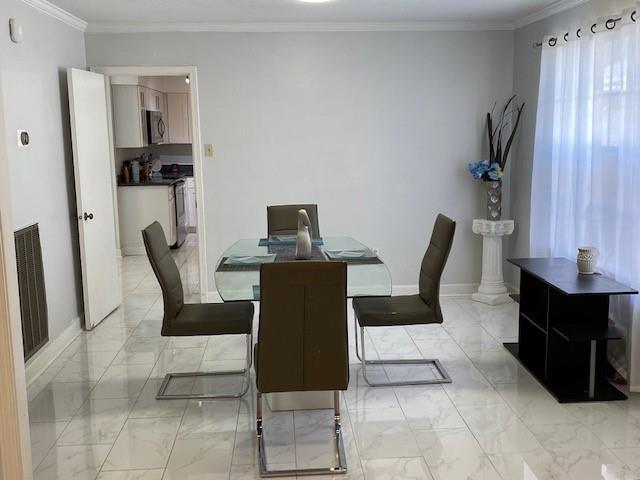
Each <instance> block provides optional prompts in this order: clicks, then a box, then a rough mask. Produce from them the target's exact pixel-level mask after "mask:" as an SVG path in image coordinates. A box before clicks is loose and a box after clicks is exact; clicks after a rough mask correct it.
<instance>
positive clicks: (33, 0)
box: [22, 0, 88, 32]
mask: <svg viewBox="0 0 640 480" xmlns="http://www.w3.org/2000/svg"><path fill="white" fill-rule="evenodd" d="M22 1H23V2H24V3H26V4H27V5H29V6H30V7H33V8H35V9H36V10H38V11H39V12H41V13H44V14H45V15H48V16H50V17H52V18H55V19H56V20H60V21H61V22H62V23H66V24H67V25H69V26H70V27H73V28H75V29H77V30H80V31H81V32H84V31H86V30H87V25H88V24H87V22H85V21H84V20H82V19H81V18H78V17H76V16H75V15H73V14H71V13H69V12H67V11H66V10H63V9H62V8H60V7H58V6H56V5H54V4H53V3H51V2H48V1H47V0H22Z"/></svg>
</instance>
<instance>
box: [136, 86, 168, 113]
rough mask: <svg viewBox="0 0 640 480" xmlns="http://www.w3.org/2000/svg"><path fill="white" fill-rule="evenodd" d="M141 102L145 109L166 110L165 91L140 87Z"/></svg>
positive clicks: (153, 110)
mask: <svg viewBox="0 0 640 480" xmlns="http://www.w3.org/2000/svg"><path fill="white" fill-rule="evenodd" d="M138 89H139V92H140V104H141V105H143V108H144V109H145V110H149V111H152V112H161V111H163V110H164V93H162V92H158V91H157V90H153V89H151V88H147V87H138Z"/></svg>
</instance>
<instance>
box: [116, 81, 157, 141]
mask: <svg viewBox="0 0 640 480" xmlns="http://www.w3.org/2000/svg"><path fill="white" fill-rule="evenodd" d="M145 101H146V97H145V95H144V92H143V91H142V90H141V87H138V86H137V85H113V86H112V87H111V102H112V106H113V136H114V143H115V146H116V147H117V148H139V147H146V146H147V145H148V144H147V135H146V130H147V119H146V116H145V114H144V110H145V104H144V102H145Z"/></svg>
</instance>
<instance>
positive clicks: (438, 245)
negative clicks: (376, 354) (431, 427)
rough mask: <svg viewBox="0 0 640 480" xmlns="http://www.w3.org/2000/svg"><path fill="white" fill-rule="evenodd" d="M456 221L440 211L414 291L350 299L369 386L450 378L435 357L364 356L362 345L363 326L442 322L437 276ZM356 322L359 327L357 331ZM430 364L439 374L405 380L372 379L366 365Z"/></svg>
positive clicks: (433, 381) (407, 383)
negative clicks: (383, 380)
mask: <svg viewBox="0 0 640 480" xmlns="http://www.w3.org/2000/svg"><path fill="white" fill-rule="evenodd" d="M455 230H456V222H454V221H453V220H451V219H450V218H448V217H445V216H444V215H442V214H440V215H438V218H437V219H436V223H435V225H434V227H433V233H432V234H431V241H430V242H429V246H428V248H427V252H426V253H425V255H424V258H423V259H422V265H421V268H420V278H419V281H418V284H419V285H418V286H419V293H418V294H417V295H403V296H396V297H371V298H367V297H362V298H354V299H353V310H354V312H355V333H356V354H357V355H358V359H359V360H360V362H361V363H362V374H363V376H364V378H365V380H366V381H367V383H368V384H369V385H371V386H389V385H424V384H433V383H451V378H450V377H449V375H448V374H447V372H446V371H445V369H444V367H443V366H442V364H441V363H440V361H439V360H437V359H427V360H425V359H406V360H404V359H403V360H367V359H366V356H365V348H364V334H365V328H370V327H371V328H375V327H393V326H401V325H425V324H430V323H442V322H443V318H442V310H441V308H440V277H441V276H442V272H443V270H444V267H445V265H446V263H447V258H448V257H449V252H450V251H451V245H452V243H453V236H454V233H455ZM358 325H359V326H360V330H359V331H358ZM358 334H360V340H361V343H362V355H361V354H360V351H359V348H358ZM420 364H431V365H434V366H435V367H436V369H437V370H438V372H439V373H440V375H441V377H442V378H437V379H429V380H408V381H400V382H372V381H370V380H369V379H368V378H367V365H420Z"/></svg>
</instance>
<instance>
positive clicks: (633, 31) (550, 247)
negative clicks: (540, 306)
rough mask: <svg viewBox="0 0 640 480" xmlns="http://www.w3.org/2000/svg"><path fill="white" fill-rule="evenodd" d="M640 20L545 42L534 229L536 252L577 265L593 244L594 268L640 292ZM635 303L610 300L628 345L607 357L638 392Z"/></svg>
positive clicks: (639, 317) (639, 314)
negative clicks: (551, 43) (574, 261)
mask: <svg viewBox="0 0 640 480" xmlns="http://www.w3.org/2000/svg"><path fill="white" fill-rule="evenodd" d="M639 23H640V21H639V22H637V23H635V22H632V21H631V19H630V17H629V15H626V14H625V15H624V16H623V20H621V21H619V22H618V23H617V25H616V27H615V28H614V29H612V30H606V28H605V29H603V30H605V31H602V32H598V33H596V34H595V35H588V36H587V35H583V37H582V38H581V39H577V38H576V39H575V40H571V39H570V40H569V41H564V40H563V39H562V37H559V38H558V42H557V45H556V46H555V47H551V46H549V44H548V41H546V40H545V41H544V42H543V45H544V46H543V52H542V67H541V72H540V92H539V103H538V116H537V127H536V139H535V153H534V163H533V180H532V198H531V230H530V245H531V254H532V255H533V256H556V257H567V258H570V259H575V257H576V253H577V247H578V246H582V245H592V246H595V247H596V248H597V249H598V250H599V253H600V257H599V261H598V269H599V270H600V271H602V272H603V273H604V274H606V275H610V276H612V277H614V278H616V279H617V280H618V281H620V282H622V283H625V284H627V285H632V286H633V287H635V288H636V289H639V288H640V96H639V92H640V29H639V27H638V24H639ZM583 30H585V29H583ZM586 30H588V27H587V29H586ZM639 306H640V302H639V301H638V299H634V298H632V297H623V298H619V299H615V300H613V301H612V304H611V314H612V317H613V318H614V321H615V322H616V325H618V326H620V327H622V329H623V331H624V332H625V333H626V336H627V339H626V341H625V342H616V344H612V345H610V348H609V353H610V355H609V356H610V360H611V361H612V363H613V364H614V366H615V367H616V368H617V369H618V370H619V371H621V372H622V373H623V374H624V375H625V376H627V379H629V381H630V385H631V387H632V388H634V390H636V389H638V390H640V351H639V350H640V308H639ZM632 327H635V328H632ZM634 337H635V338H634Z"/></svg>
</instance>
